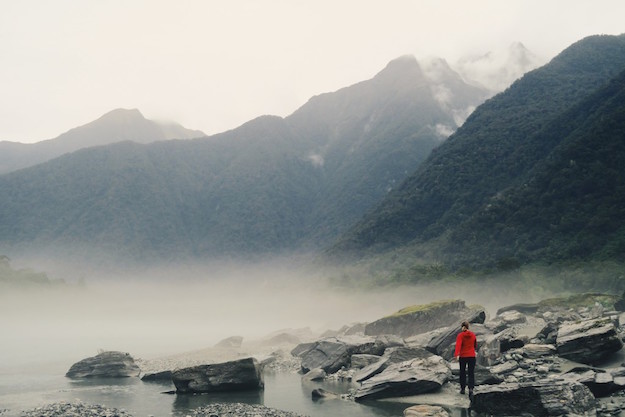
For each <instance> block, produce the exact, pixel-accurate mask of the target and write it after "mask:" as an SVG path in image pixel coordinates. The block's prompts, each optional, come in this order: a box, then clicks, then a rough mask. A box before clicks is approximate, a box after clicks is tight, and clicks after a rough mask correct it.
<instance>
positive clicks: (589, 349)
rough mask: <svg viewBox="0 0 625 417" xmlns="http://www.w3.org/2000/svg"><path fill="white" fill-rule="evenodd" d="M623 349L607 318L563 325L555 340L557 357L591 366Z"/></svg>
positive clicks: (611, 323) (614, 329) (612, 324)
mask: <svg viewBox="0 0 625 417" xmlns="http://www.w3.org/2000/svg"><path fill="white" fill-rule="evenodd" d="M622 347H623V342H621V339H620V338H619V336H618V334H617V331H616V327H615V326H614V323H613V322H612V321H611V320H610V319H609V318H607V317H606V318H599V319H591V320H583V321H581V322H570V323H563V324H562V325H560V328H559V330H558V335H557V338H556V349H557V352H558V355H559V356H561V357H563V358H566V359H569V360H572V361H575V362H580V363H585V364H593V363H596V362H598V361H600V360H602V359H605V358H606V357H608V356H610V355H611V354H613V353H614V352H617V351H619V350H620V349H621V348H622Z"/></svg>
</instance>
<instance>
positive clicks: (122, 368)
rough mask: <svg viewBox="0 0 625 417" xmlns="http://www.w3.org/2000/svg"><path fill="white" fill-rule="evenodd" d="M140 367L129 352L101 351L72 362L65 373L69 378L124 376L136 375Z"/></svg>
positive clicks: (139, 371)
mask: <svg viewBox="0 0 625 417" xmlns="http://www.w3.org/2000/svg"><path fill="white" fill-rule="evenodd" d="M140 373H141V369H139V367H138V366H137V365H136V364H135V361H134V359H133V357H132V356H130V354H128V353H125V352H116V351H109V352H102V353H100V354H98V355H96V356H93V357H90V358H86V359H83V360H81V361H79V362H76V363H75V364H73V365H72V366H71V367H70V368H69V371H67V373H66V374H65V376H66V377H69V378H94V377H100V378H125V377H138V376H139V374H140Z"/></svg>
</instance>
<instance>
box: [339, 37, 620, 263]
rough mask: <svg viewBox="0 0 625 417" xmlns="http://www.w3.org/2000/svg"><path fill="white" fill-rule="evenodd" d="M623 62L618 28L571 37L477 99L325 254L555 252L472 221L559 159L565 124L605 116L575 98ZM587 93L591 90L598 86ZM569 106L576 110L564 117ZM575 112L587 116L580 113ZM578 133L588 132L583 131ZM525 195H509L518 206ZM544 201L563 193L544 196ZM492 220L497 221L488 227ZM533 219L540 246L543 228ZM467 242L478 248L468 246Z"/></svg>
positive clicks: (585, 95) (479, 258) (576, 125)
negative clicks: (496, 234)
mask: <svg viewBox="0 0 625 417" xmlns="http://www.w3.org/2000/svg"><path fill="white" fill-rule="evenodd" d="M624 69H625V36H624V35H620V36H592V37H589V38H586V39H583V40H581V41H579V42H577V43H575V44H573V45H572V46H571V47H569V48H567V49H566V50H565V51H563V52H562V53H561V54H559V55H558V56H557V57H556V58H554V59H553V60H552V61H551V62H550V63H549V64H547V65H545V66H544V67H541V68H539V69H537V70H534V71H532V72H530V73H528V74H526V75H525V76H524V77H523V78H522V79H520V80H518V81H517V82H515V83H514V84H513V85H512V86H511V87H510V88H508V89H507V90H506V91H505V92H503V93H501V94H499V95H497V96H495V97H493V98H492V99H490V100H488V101H486V102H485V103H484V104H483V105H481V106H480V107H479V108H478V109H477V110H476V111H475V112H474V113H473V114H472V115H471V116H470V117H469V119H467V121H466V123H465V124H464V125H463V126H462V127H461V128H460V129H459V130H458V131H457V132H456V133H455V134H454V135H452V136H451V137H450V138H449V139H448V140H447V141H446V142H445V143H444V144H442V145H441V146H440V147H438V148H437V149H436V150H434V152H433V153H432V154H431V155H430V157H429V158H428V160H427V161H425V162H424V163H423V164H422V165H421V166H420V167H419V169H418V170H417V172H416V173H415V174H414V175H412V176H410V177H409V178H408V179H407V180H406V181H405V182H404V183H403V184H402V185H401V186H400V187H398V189H396V190H395V191H394V192H392V193H391V194H390V195H389V196H388V197H387V198H386V199H385V200H384V201H383V202H382V203H381V204H380V205H379V206H377V207H376V208H375V209H374V210H373V211H372V212H371V213H370V214H369V215H367V216H366V217H365V219H364V220H363V221H361V222H359V223H358V224H357V225H356V226H355V227H353V228H352V229H351V230H350V231H349V232H348V233H346V234H345V235H343V236H342V238H341V239H340V240H339V241H338V243H337V244H336V245H335V246H333V247H332V248H331V249H330V250H328V251H327V253H328V255H329V256H331V257H333V258H334V259H340V258H342V257H347V258H350V259H353V258H354V257H355V258H361V257H363V256H366V255H370V254H372V253H381V252H385V251H391V252H392V251H394V250H397V249H399V248H406V247H411V248H413V249H411V250H410V251H412V252H413V253H414V254H419V256H425V255H426V254H427V256H433V257H435V258H438V259H439V260H443V261H444V262H452V263H454V262H458V261H459V260H461V259H464V258H470V259H471V260H470V261H469V260H468V259H465V262H491V261H493V259H494V258H497V257H499V256H518V257H520V258H522V259H530V255H529V254H528V253H533V255H532V256H531V258H532V259H537V258H540V257H541V256H542V255H541V254H546V253H547V252H549V253H551V254H552V255H553V256H556V255H555V254H556V252H557V251H554V250H551V249H545V248H543V249H542V252H541V251H539V250H538V249H537V248H534V249H531V248H526V251H522V250H521V249H520V247H515V244H514V243H508V244H506V245H504V244H503V243H502V242H503V241H507V242H511V241H512V242H513V241H515V240H516V239H518V238H519V237H520V236H518V235H517V233H524V232H522V231H521V230H516V229H506V231H507V232H506V233H507V235H506V236H507V237H506V238H502V239H501V240H496V239H495V240H493V239H492V236H491V234H489V232H488V231H487V230H486V231H484V232H482V231H481V230H480V228H482V227H485V226H484V222H485V220H484V219H485V218H484V217H480V216H481V214H480V213H487V212H488V210H487V208H489V207H492V204H493V202H494V201H498V199H500V198H501V196H503V195H507V193H508V192H510V191H509V190H510V189H513V188H519V189H520V187H524V186H525V184H527V183H528V181H529V180H530V179H532V178H533V176H534V175H537V174H536V173H537V172H538V169H539V167H540V166H543V165H545V164H546V161H548V160H552V159H554V158H556V159H557V158H561V157H562V155H558V152H560V149H562V148H561V147H560V148H558V146H560V145H562V146H564V145H563V143H565V142H567V141H568V140H572V139H571V138H570V137H569V134H572V131H571V129H572V130H573V131H575V130H576V129H582V128H588V126H587V125H588V124H595V123H600V122H597V120H601V118H602V117H604V116H605V117H612V116H611V115H608V114H606V115H604V116H602V115H601V114H600V113H595V112H594V110H593V111H591V110H590V109H584V108H583V105H582V104H580V103H581V102H582V101H584V100H591V101H592V100H593V99H592V98H589V97H590V96H591V95H592V94H593V93H595V91H597V89H600V88H602V87H603V86H605V85H606V84H607V83H608V82H609V81H610V79H612V78H614V77H616V76H617V75H618V74H619V73H620V72H621V71H623V70H624ZM616 83H617V84H618V82H616ZM597 94H598V96H596V97H601V96H602V94H606V93H601V92H600V93H597ZM608 95H609V94H608ZM594 100H597V98H595V99H594ZM599 100H601V99H599ZM606 100H608V99H607V98H606ZM614 100H617V99H614ZM617 101H618V100H617ZM575 106H582V107H575ZM574 109H578V110H574ZM606 111H607V110H606ZM615 111H616V112H618V110H615ZM567 112H569V113H567ZM567 114H568V115H567ZM573 114H576V115H577V116H576V117H577V118H572V117H573V116H572V115H573ZM569 117H571V118H572V119H571V120H568V118H569ZM585 117H588V118H589V119H588V120H580V118H582V119H583V118H585ZM563 120H564V121H563ZM554 126H557V127H554ZM597 128H598V127H597ZM615 128H616V129H617V130H616V131H614V132H612V133H611V135H613V136H614V137H616V138H618V137H619V133H618V126H616V127H615ZM577 133H579V132H577ZM588 136H592V134H591V130H589V131H588ZM585 138H586V140H588V141H591V140H592V139H593V138H592V137H585ZM578 140H582V141H583V139H579V138H578ZM589 143H590V142H589ZM607 146H610V145H607ZM554 152H555V153H554ZM606 164H607V165H608V166H610V163H608V162H606ZM545 169H546V168H545ZM604 191H605V192H608V193H609V192H613V191H616V190H615V189H608V190H604ZM580 192H581V193H583V190H582V191H580ZM606 197H607V195H606ZM534 203H535V202H533V201H525V200H524V199H520V198H517V199H515V204H517V205H519V210H522V207H523V205H524V204H530V205H531V204H534ZM553 204H556V205H557V204H566V201H565V200H559V199H554V201H553ZM590 204H591V205H592V203H590ZM476 216H477V217H476ZM477 218H480V219H481V220H480V221H478V220H477ZM530 219H531V216H529V217H525V218H524V221H533V222H535V225H544V223H545V221H547V220H546V219H541V218H536V219H533V220H530ZM506 221H507V220H502V221H501V222H500V223H502V224H505V223H506ZM486 223H487V222H486ZM520 224H521V223H518V225H520ZM499 227H501V224H499V225H498V226H496V227H495V229H496V228H499ZM526 227H528V228H531V225H527V226H526ZM537 227H538V229H536V230H540V231H541V233H542V238H543V239H546V244H547V245H548V244H549V239H550V236H551V235H550V233H551V231H550V230H549V229H548V228H547V229H545V228H542V227H539V226H537ZM577 227H579V225H577ZM491 228H493V226H492V225H491ZM504 228H505V226H504ZM488 230H490V229H488ZM579 230H581V229H579ZM571 236H572V235H571ZM476 239H477V240H476ZM478 241H479V242H478ZM544 243H545V242H543V244H544ZM472 244H473V245H476V247H477V248H479V250H478V249H476V250H471V249H470V247H471V245H472ZM498 245H503V246H502V247H501V248H498ZM487 249H488V251H487V252H485V251H486V250H487ZM527 251H529V252H527ZM565 252H566V251H565ZM550 256H551V255H550ZM562 256H565V253H562Z"/></svg>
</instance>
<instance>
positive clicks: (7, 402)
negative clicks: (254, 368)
mask: <svg viewBox="0 0 625 417" xmlns="http://www.w3.org/2000/svg"><path fill="white" fill-rule="evenodd" d="M264 378H265V389H264V390H263V391H259V392H256V391H248V392H240V393H222V394H203V395H176V394H166V393H165V392H167V391H171V390H173V389H174V387H173V384H171V383H155V382H143V381H141V380H140V379H138V378H121V379H107V378H100V379H69V378H66V377H65V376H63V375H62V374H18V375H16V374H1V375H0V415H1V416H3V417H5V416H7V417H8V416H19V413H20V411H22V410H29V409H33V408H35V407H39V406H42V405H45V404H48V403H54V402H64V401H77V400H78V401H82V402H84V403H88V404H101V405H104V406H107V407H113V408H118V409H124V410H126V411H127V412H129V413H131V414H132V415H134V416H136V417H140V416H157V417H158V416H174V417H183V416H186V415H188V414H189V411H190V410H193V409H195V408H198V407H200V406H203V405H206V404H209V403H213V402H242V403H247V404H262V405H265V406H267V407H271V408H276V409H279V410H284V411H291V412H295V413H298V414H301V415H307V416H311V417H322V416H323V417H328V416H342V417H352V416H353V417H356V416H358V417H382V416H388V417H390V416H396V417H400V416H403V410H404V409H406V408H407V407H409V406H410V404H406V403H401V402H394V401H372V402H368V403H364V404H363V403H357V402H353V401H348V400H339V399H322V400H316V401H314V400H312V398H311V392H312V390H313V389H314V388H316V387H323V388H325V389H327V390H330V391H333V392H346V391H347V390H348V389H349V388H350V385H349V384H347V383H336V382H324V383H302V381H301V377H300V376H299V375H297V374H291V373H273V372H269V373H265V375H264ZM309 384H310V385H309ZM450 411H451V412H452V414H453V415H457V416H460V415H464V414H466V412H465V410H461V409H457V408H456V409H451V410H450Z"/></svg>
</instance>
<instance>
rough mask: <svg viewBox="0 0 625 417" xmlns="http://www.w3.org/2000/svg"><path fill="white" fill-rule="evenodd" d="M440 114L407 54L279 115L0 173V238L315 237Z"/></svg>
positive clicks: (99, 241) (287, 247)
mask: <svg viewBox="0 0 625 417" xmlns="http://www.w3.org/2000/svg"><path fill="white" fill-rule="evenodd" d="M387 67H388V66H387ZM391 72H392V74H393V75H392V76H391V75H390V73H391ZM450 92H451V93H456V94H457V95H458V96H462V97H464V98H466V97H471V96H472V97H473V100H474V101H473V103H471V104H472V105H474V106H475V105H477V104H479V103H480V102H481V101H482V100H483V99H484V97H485V96H486V92H485V90H483V89H480V88H476V87H474V86H471V85H469V84H466V83H465V84H456V85H455V86H451V87H450ZM463 105H464V103H463ZM437 124H441V125H446V126H449V127H450V128H451V129H455V128H456V125H455V122H454V116H453V114H451V112H450V111H449V109H448V108H443V107H441V105H440V102H439V101H437V100H436V99H435V98H434V97H433V95H432V91H431V88H430V85H429V81H428V80H427V78H426V77H424V76H423V73H422V71H421V68H420V66H419V64H418V63H417V61H416V60H415V59H414V58H411V59H401V60H400V61H398V62H393V63H391V65H390V67H388V68H385V69H383V70H382V71H380V72H379V73H378V74H376V76H374V77H373V78H371V79H370V80H365V81H362V82H360V83H356V84H354V85H352V86H348V87H345V88H343V89H340V90H337V91H336V92H334V93H325V94H322V95H319V96H315V97H313V98H311V99H310V100H309V101H308V102H307V103H306V104H304V105H303V106H302V107H301V108H300V109H297V110H296V111H295V112H294V113H293V114H291V115H289V116H287V117H285V118H281V117H277V116H261V117H258V118H256V119H253V120H251V121H249V122H247V123H245V124H243V125H241V126H239V127H238V128H236V129H232V130H230V131H227V132H223V133H220V134H217V135H213V136H210V137H203V138H196V139H190V140H179V141H173V140H170V141H160V142H153V143H149V144H138V143H132V142H119V143H116V144H111V145H105V146H99V147H91V148H86V149H81V150H78V151H75V152H73V153H68V154H65V155H63V156H61V157H59V158H56V159H54V160H51V161H48V162H46V163H43V164H39V165H36V166H33V167H30V168H26V169H22V170H20V171H15V172H11V173H7V174H4V175H1V176H0V191H2V192H3V193H5V195H10V196H11V198H10V199H7V200H6V201H5V200H3V201H0V239H1V241H0V251H4V252H8V254H9V255H11V256H12V257H15V253H16V252H19V253H24V252H31V253H32V252H38V253H39V252H41V253H43V252H46V251H47V252H48V253H51V256H54V257H56V256H59V257H60V256H61V254H60V252H63V256H68V254H69V256H73V257H78V258H81V257H82V255H84V257H85V259H86V258H90V259H91V258H93V257H102V258H106V257H107V256H109V255H110V256H111V257H112V256H113V255H112V254H115V256H120V257H124V256H125V257H130V258H133V259H132V260H134V258H136V260H137V261H140V260H141V259H160V260H162V261H165V260H169V259H187V258H189V257H191V258H194V257H195V258H196V257H210V256H231V255H232V256H241V257H249V256H260V254H266V253H281V252H289V253H290V252H297V251H309V250H315V249H317V248H319V247H320V246H322V245H324V244H325V243H326V242H328V241H329V239H332V238H334V237H335V236H336V235H337V233H340V232H341V231H342V230H345V229H346V228H347V227H348V226H349V225H350V224H351V223H353V222H354V221H355V220H356V219H357V218H358V217H360V216H361V215H362V214H363V213H364V212H365V211H366V210H367V209H369V207H371V205H372V204H375V202H377V201H378V200H379V199H380V198H381V196H383V195H385V194H386V193H387V192H388V191H389V189H392V188H393V187H394V186H395V184H398V183H399V182H401V180H402V179H403V178H404V177H405V176H406V175H407V174H408V173H409V172H411V171H412V170H413V169H414V167H416V166H418V164H419V163H420V162H421V161H422V160H424V159H425V157H426V156H427V155H428V154H429V152H431V150H432V149H433V148H434V147H436V146H438V145H439V144H440V143H441V141H443V140H444V139H445V138H446V136H445V135H442V134H441V132H440V131H438V130H437V129H436V125H437ZM86 251H90V252H92V253H86ZM93 252H95V253H97V255H94V253H93ZM79 254H81V255H79ZM107 254H108V255H107Z"/></svg>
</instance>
